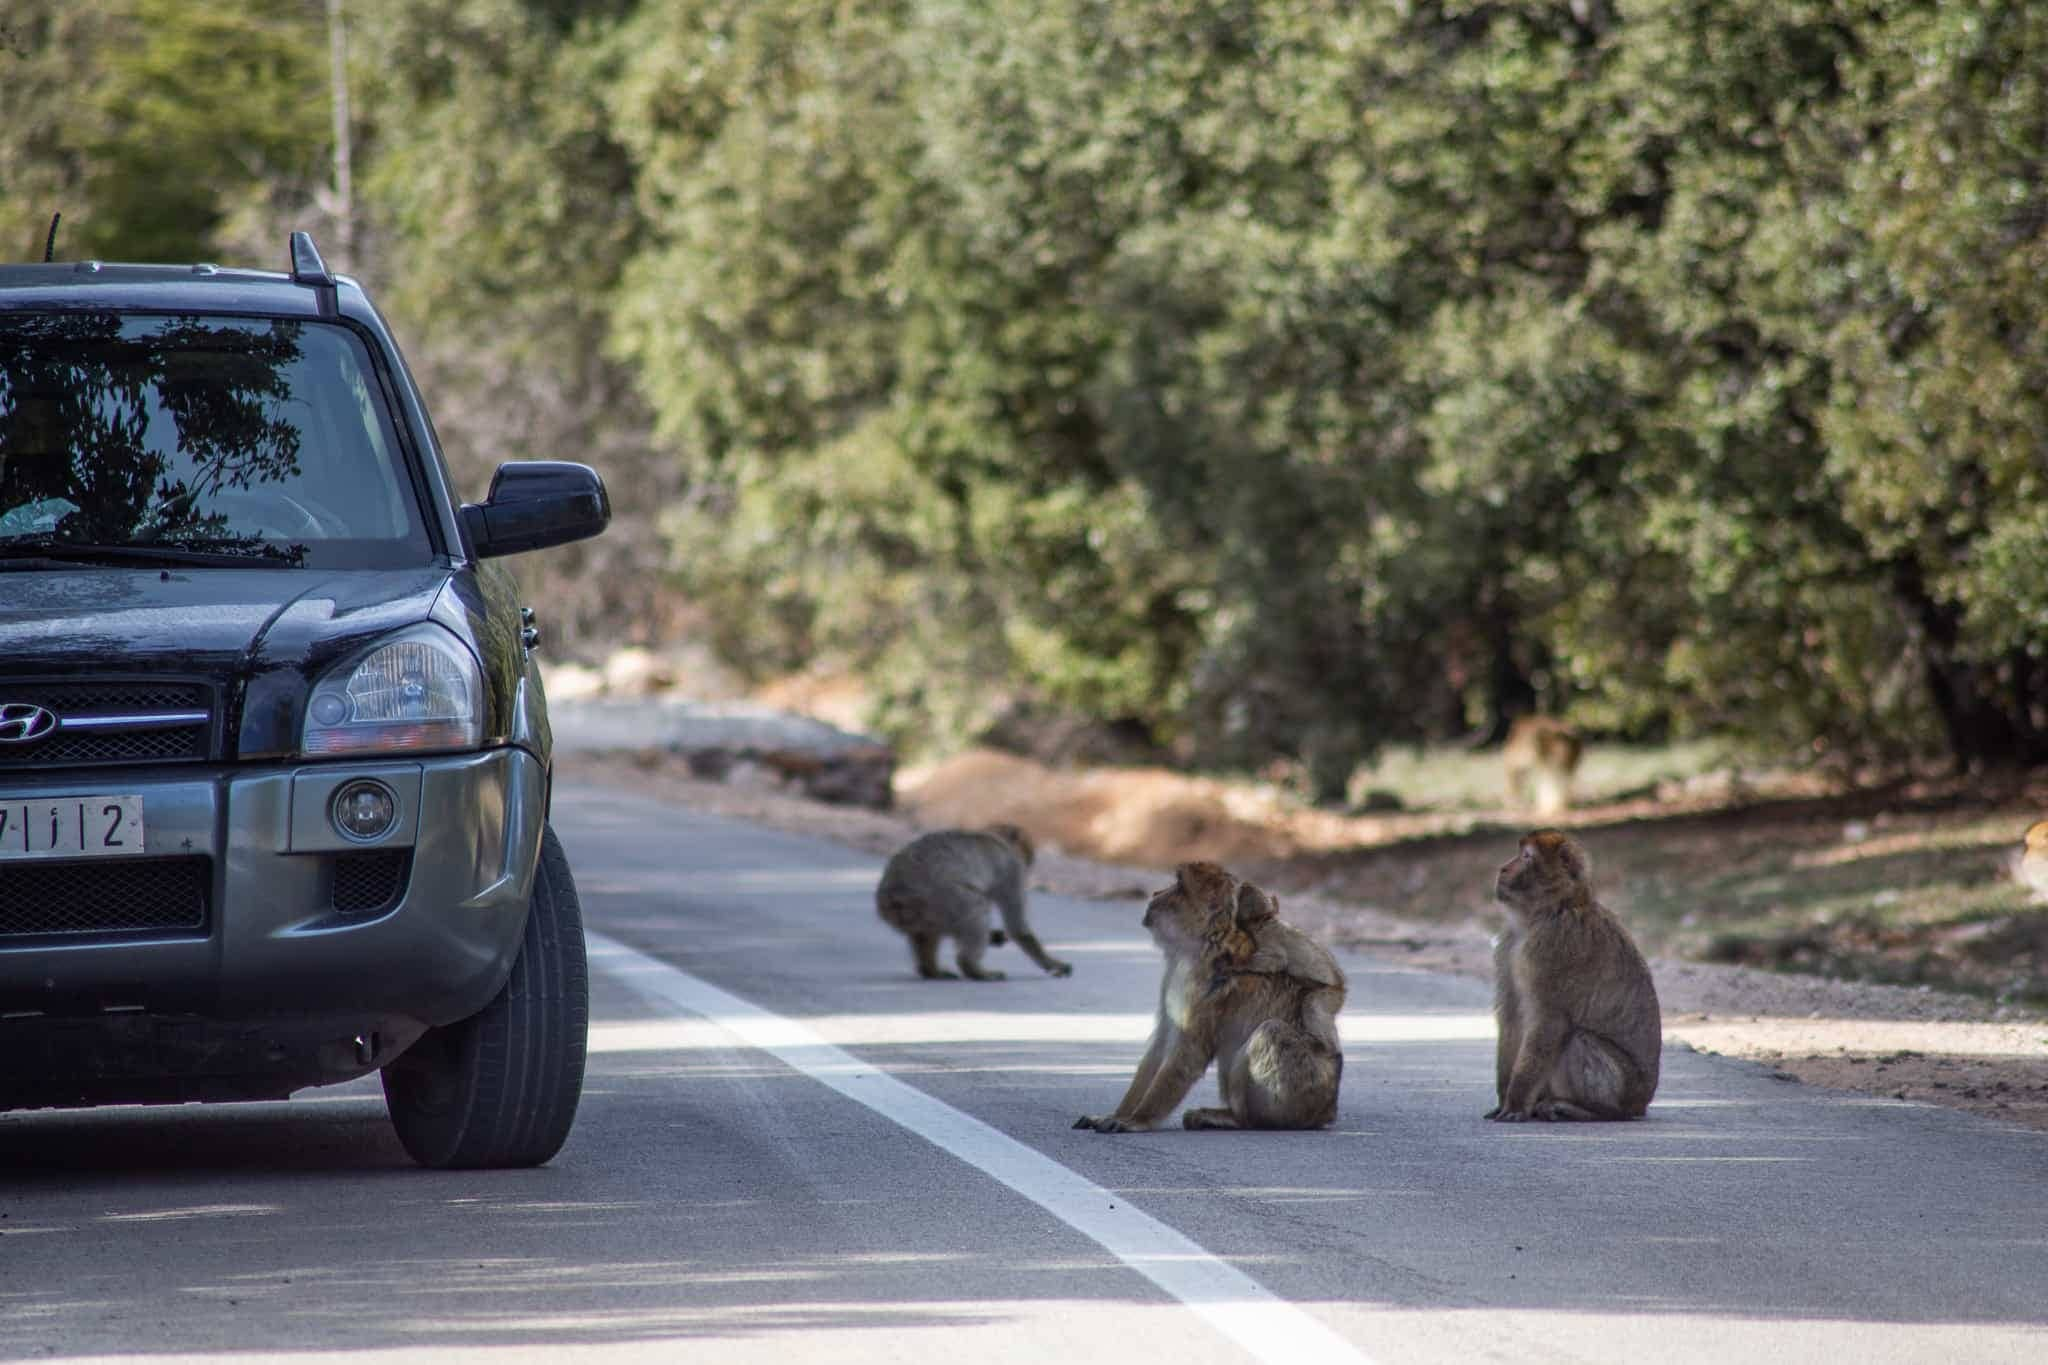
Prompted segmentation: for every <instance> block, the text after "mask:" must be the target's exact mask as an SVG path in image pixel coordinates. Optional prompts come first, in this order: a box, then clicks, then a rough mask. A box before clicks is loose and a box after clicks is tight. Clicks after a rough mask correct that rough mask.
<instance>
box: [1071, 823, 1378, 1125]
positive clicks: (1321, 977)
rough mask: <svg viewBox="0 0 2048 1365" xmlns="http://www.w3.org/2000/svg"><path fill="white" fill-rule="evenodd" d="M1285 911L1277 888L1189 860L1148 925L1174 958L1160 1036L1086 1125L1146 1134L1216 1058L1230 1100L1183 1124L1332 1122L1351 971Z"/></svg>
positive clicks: (1162, 986) (1189, 1115)
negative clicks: (1117, 1097) (1109, 1110)
mask: <svg viewBox="0 0 2048 1365" xmlns="http://www.w3.org/2000/svg"><path fill="white" fill-rule="evenodd" d="M1278 916H1279V906H1278V905H1277V904H1275V902H1274V900H1273V898H1272V897H1271V896H1269V895H1267V894H1266V893H1265V892H1264V891H1261V890H1260V889H1259V888H1258V887H1256V886H1252V885H1250V884H1249V883H1246V882H1240V881H1239V880H1238V879H1237V878H1235V877H1233V876H1231V875H1230V874H1229V873H1228V872H1226V871H1224V870H1223V869H1222V868H1221V867H1218V866H1217V865H1216V864H1215V863H1182V864H1181V865H1180V867H1179V868H1178V869H1177V870H1176V871H1175V873H1174V879H1173V885H1172V886H1170V887H1168V888H1166V889H1165V890H1164V891H1161V892H1159V893H1158V894H1156V895H1154V896H1153V897H1152V900H1151V903H1150V904H1148V905H1147V906H1146V907H1145V919H1144V925H1145V927H1146V928H1147V929H1150V930H1151V931H1152V939H1153V941H1154V942H1155V943H1157V944H1158V945H1159V948H1160V951H1161V952H1163V953H1165V955H1166V971H1165V974H1164V976H1163V977H1162V978H1161V980H1160V983H1159V1011H1158V1018H1157V1019H1156V1020H1155V1021H1154V1024H1153V1028H1152V1041H1151V1043H1150V1044H1149V1045H1148V1046H1147V1047H1146V1049H1145V1057H1144V1060H1142V1061H1140V1062H1139V1063H1138V1071H1137V1074H1136V1075H1134V1076H1133V1077H1132V1078H1131V1084H1130V1088H1129V1089H1128V1090H1126V1091H1125V1092H1124V1097H1123V1099H1122V1101H1120V1102H1119V1103H1118V1104H1117V1107H1116V1112H1115V1113H1114V1114H1099V1115H1097V1114H1089V1115H1083V1116H1082V1117H1081V1118H1080V1119H1078V1120H1076V1121H1075V1123H1074V1126H1075V1127H1076V1128H1092V1129H1094V1130H1095V1131H1096V1132H1098V1133H1142V1132H1147V1131H1149V1130H1151V1129H1152V1128H1155V1127H1157V1126H1158V1124H1159V1121H1160V1120H1161V1119H1163V1118H1165V1117H1166V1116H1167V1115H1168V1114H1170V1113H1171V1112H1172V1111H1173V1109H1174V1107H1175V1106H1176V1105H1178V1104H1179V1103H1180V1102H1181V1101H1182V1100H1183V1099H1185V1098H1186V1097H1187V1093H1188V1091H1190V1090H1192V1089H1194V1087H1195V1083H1196V1082H1197V1081H1199V1080H1201V1078H1202V1073H1203V1072H1204V1071H1206V1070H1208V1067H1209V1063H1210V1062H1211V1061H1214V1062H1215V1063H1216V1078H1217V1082H1218V1084H1219V1085H1220V1087H1221V1089H1222V1091H1223V1107H1222V1108H1220V1109H1190V1110H1188V1111H1187V1112H1186V1113H1185V1114H1183V1115H1181V1123H1182V1125H1183V1126H1185V1127H1188V1128H1322V1127H1325V1126H1327V1125H1328V1124H1330V1123H1331V1122H1333V1121H1334V1120H1335V1119H1336V1117H1337V1082H1338V1079H1339V1078H1340V1077H1341V1076H1342V1075H1343V1072H1344V1057H1343V1054H1342V1052H1340V1051H1339V1049H1338V1045H1337V1012H1338V1011H1339V1010H1341V1009H1342V1008H1343V1007H1344V973H1343V972H1342V971H1341V970H1340V969H1339V968H1338V966H1337V961H1336V959H1335V958H1333V957H1331V956H1330V954H1329V951H1328V950H1327V949H1325V948H1324V947H1323V946H1322V945H1321V944H1319V943H1317V942H1315V941H1314V940H1313V939H1311V938H1309V937H1308V936H1307V935H1306V934H1304V933H1302V932H1301V931H1300V930H1299V929H1296V928H1295V927H1294V926H1292V925H1290V924H1286V923H1284V922H1282V921H1281V920H1280V919H1279V917H1278Z"/></svg>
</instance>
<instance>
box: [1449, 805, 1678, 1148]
mask: <svg viewBox="0 0 2048 1365" xmlns="http://www.w3.org/2000/svg"><path fill="white" fill-rule="evenodd" d="M1494 895H1495V896H1496V897H1497V898H1498V899H1499V900H1500V903H1501V905H1502V906H1504V907H1505V908H1506V910H1507V912H1508V925H1507V928H1506V929H1505V930H1503V931H1502V932H1501V935H1500V937H1499V938H1498V939H1496V940H1495V941H1494V949H1493V1012H1494V1018H1495V1020H1496V1022H1497V1023H1498V1024H1499V1026H1500V1043H1499V1047H1498V1050H1497V1052H1496V1054H1495V1091H1496V1096H1497V1098H1498V1100H1499V1103H1498V1104H1496V1105H1495V1106H1494V1107H1493V1108H1492V1109H1491V1110H1489V1111H1488V1112H1487V1115H1486V1117H1488V1118H1490V1119H1495V1120H1498V1121H1500V1122H1502V1123H1520V1122H1522V1121H1524V1120H1527V1119H1532V1118H1534V1119H1551V1120H1557V1119H1633V1118H1640V1117H1642V1114H1643V1111H1644V1110H1645V1109H1647V1108H1649V1105H1650V1097H1651V1096H1652V1095H1654V1094H1656V1093H1657V1068H1658V1063H1659V1060H1660V1057H1661V1055H1662V1053H1663V1048H1664V1021H1663V1015H1662V1012H1661V1011H1660V1010H1659V1009H1658V1007H1657V989H1656V987H1655V986H1654V985H1653V984H1652V983H1651V981H1650V968H1649V965H1648V964H1647V963H1645V962H1644V961H1643V955H1642V953H1640V952H1638V951H1637V949H1636V945H1635V941H1634V940H1633V939H1631V938H1630V937H1629V933H1628V930H1627V929H1626V928H1624V927H1623V926H1622V923H1621V921H1620V920H1618V919H1616V918H1615V917H1614V916H1613V915H1612V914H1611V913H1609V912H1608V910H1607V909H1606V908H1605V907H1604V906H1602V905H1601V904H1600V903H1599V902H1598V901H1596V900H1594V899H1593V883H1592V867H1591V864H1590V863H1589V862H1588V860H1587V858H1586V851H1585V850H1584V849H1583V848H1581V847H1579V844H1578V841H1577V840H1575V839H1572V838H1571V837H1570V836H1568V835H1565V834H1561V833H1559V832H1558V831H1557V830H1554V829H1543V830H1537V831H1535V832H1534V833H1532V834H1529V835H1528V836H1526V837H1525V838H1524V839H1523V840H1522V846H1521V849H1520V850H1519V851H1518V852H1517V853H1516V854H1515V856H1514V857H1513V858H1512V859H1511V860H1510V861H1509V862H1508V864H1507V865H1506V866H1505V867H1503V868H1501V870H1500V875H1499V877H1498V878H1497V879H1496V880H1495V883H1494Z"/></svg>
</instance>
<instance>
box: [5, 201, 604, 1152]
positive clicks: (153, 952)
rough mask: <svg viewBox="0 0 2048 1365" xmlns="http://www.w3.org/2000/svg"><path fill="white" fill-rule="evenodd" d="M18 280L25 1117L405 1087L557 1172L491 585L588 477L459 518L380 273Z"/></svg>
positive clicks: (544, 809) (579, 520) (407, 1101)
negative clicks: (374, 291) (380, 309)
mask: <svg viewBox="0 0 2048 1365" xmlns="http://www.w3.org/2000/svg"><path fill="white" fill-rule="evenodd" d="M290 256H291V269H290V271H289V273H285V274H276V273H270V272H261V271H248V270H226V269H221V268H218V267H215V266H210V265H196V266H177V267H174V266H148V265H112V264H103V263H101V262H97V261H86V262H80V263H77V264H69V263H64V264H44V265H20V266H0V1109H6V1108H34V1107H43V1106H77V1105H96V1104H118V1103H136V1102H142V1103H163V1102H176V1101H184V1100H243V1099H265V1098H279V1097H282V1096H284V1095H287V1094H289V1093H290V1092H292V1091H294V1090H297V1089H300V1088H303V1087H305V1086H310V1085H322V1084H328V1083H332V1082H336V1081H344V1080H348V1079H351V1078H353V1077H357V1076H361V1075H365V1074H367V1073H368V1072H370V1071H373V1070H381V1071H382V1072H383V1081H384V1094H385V1097H386V1100H387V1102H388V1105H389V1108H390V1112H391V1119H392V1122H393V1124H394V1126H395V1127H396V1129H397V1131H398V1135H399V1137H400V1139H401V1140H402V1142H403V1143H404V1145H405V1148H406V1150H407V1151H408V1152H410V1153H411V1154H412V1156H413V1157H414V1158H415V1159H416V1160H418V1161H419V1162H421V1163H423V1164H426V1165H429V1166H519V1165H532V1164H536V1163H539V1162H543V1161H546V1160H547V1159H548V1158H550V1157H551V1156H553V1155H554V1154H555V1153H556V1152H557V1151H558V1150H559V1149H560V1147H561V1145H562V1143H563V1141H564V1140H565V1139H566V1138H567V1136H568V1133H569V1128H570V1125H571V1124H572V1123H573V1122H574V1120H575V1116H576V1105H577V1100H578V1098H579V1096H580V1095H581V1092H582V1084H583V1060H584V1036H585V1032H586V1027H587V1022H588V1017H589V995H588V981H587V977H586V973H585V965H584V948H583V928H582V920H581V915H580V912H579V910H578V906H577V900H576V890H575V885H574V883H573V881H572V880H571V878H570V875H569V866H568V863H567V861H566V860H565V859H564V857H563V854H562V850H561V847H560V845H559V844H558V843H557V841H556V839H555V836H554V834H553V832H552V831H551V830H550V828H549V827H548V798H549V785H550V776H551V773H552V760H551V740H550V735H549V731H548V721H547V712H546V707H545V703H544V700H543V698H542V695H541V686H540V675H539V671H538V669H537V668H536V666H535V663H534V660H533V657H532V654H533V650H534V648H535V645H536V643H537V641H538V633H537V631H536V628H535V627H534V624H533V619H532V613H531V612H530V611H528V610H527V609H526V608H524V607H522V606H521V605H520V603H519V600H518V596H517V591H516V588H515V585H514V583H513V581H512V578H511V575H510V574H508V573H507V572H506V571H505V569H504V567H503V566H502V565H501V564H494V563H492V562H491V560H492V558H493V557H494V556H498V555H504V554H508V553H511V552H514V551H519V550H531V549H535V548H538V547H541V546H546V545H554V544H560V543H562V542H564V541H569V540H575V539H578V538H581V537H584V536H590V535H595V534H597V533H598V532H599V531H601V530H603V529H604V527H605V524H606V522H607V521H608V520H609V519H610V516H611V508H610V504H609V502H608V501H607V499H606V495H605V490H604V484H603V482H602V481H601V480H600V479H599V478H598V476H597V475H596V473H594V472H593V471H592V470H590V469H589V468H587V467H585V466H583V465H578V464H566V463H556V462H547V461H533V462H518V463H511V464H506V465H504V466H502V467H501V468H500V469H499V470H498V472H497V477H496V478H495V479H494V480H493V481H492V484H491V492H490V497H489V500H488V501H486V502H483V503H481V504H471V505H464V506H458V505H457V502H456V500H455V498H454V496H453V494H452V492H451V488H450V482H449V475H448V469H447V466H446V463H445V462H444V460H443V458H442V454H441V450H440V447H439V444H438V441H437V439H436V437H435V434H434V429H433V426H432V424H431V423H430V422H429V421H428V418H427V412H426V407H425V405H424V404H423V403H422V402H421V399H420V394H419V391H418V389H417V388H416V387H415V386H414V384H413V380H412V377H411V376H410V374H409V373H408V372H407V370H406V367H405V362H404V361H403V359H401V357H400V355H399V352H398V347H397V346H396V344H394V342H393V341H392V339H391V335H390V333H389V331H388V330H387V329H386V327H385V325H384V322H383V320H382V318H380V317H379V316H378V314H377V311H376V310H375V309H374V308H373V307H372V306H371V304H370V301H369V299H368V298H367V297H366V296H365V295H364V293H363V291H362V290H361V289H360V288H359V287H358V286H357V284H356V283H355V281H353V280H351V279H349V278H348V277H346V276H337V275H334V274H331V273H329V271H328V270H327V268H326V266H325V265H324V264H323V263H322V261H321V259H320V255H319V252H318V250H317V249H316V248H315V247H314V244H313V241H312V239H311V238H310V237H308V236H307V235H306V234H305V233H303V232H300V233H294V234H292V238H291V243H290Z"/></svg>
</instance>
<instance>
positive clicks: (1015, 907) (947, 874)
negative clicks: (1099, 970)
mask: <svg viewBox="0 0 2048 1365" xmlns="http://www.w3.org/2000/svg"><path fill="white" fill-rule="evenodd" d="M1035 853H1036V850H1035V849H1034V848H1033V846H1032V843H1031V836H1030V835H1028V834H1026V833H1025V832H1024V831H1023V830H1021V829H1019V828H1018V827H1017V826H1015V825H990V826H989V827H988V828H987V829H940V830H933V831H932V832H931V833H929V834H921V835H919V836H918V837H917V838H915V839H912V840H911V841H910V842H909V843H907V844H905V845H904V846H903V847H902V848H900V849H898V850H896V852H895V854H894V855H893V856H892V857H891V858H890V859H889V862H888V864H887V866H885V867H884V868H883V869H882V880H881V882H880V883H879V884H877V885H876V887H875V910H876V912H877V913H878V914H880V915H881V917H882V920H883V922H884V923H886V924H888V925H889V926H890V927H891V928H894V929H896V930H898V931H899V932H901V933H903V934H905V935H907V936H908V937H909V939H910V951H911V956H912V958H913V960H914V961H915V962H916V964H917V974H918V975H919V976H921V977H924V978H926V979H927V980H958V979H959V978H960V977H961V976H965V977H968V978H970V979H971V980H975V981H1001V980H1002V979H1003V974H1002V973H1001V972H996V971H989V970H987V969H985V968H984V967H983V966H982V965H981V958H982V954H983V953H984V952H986V951H987V949H988V947H989V945H991V944H999V943H1002V942H1003V941H1004V939H1003V931H1002V930H999V929H994V930H992V929H991V928H990V926H989V919H990V914H989V911H990V909H991V907H993V908H995V909H998V910H1000V911H1002V915H1003V924H1004V926H1005V927H1006V928H1007V929H1008V930H1009V937H1011V938H1013V939H1015V940H1017V946H1018V947H1020V948H1022V949H1023V950H1024V951H1025V952H1026V953H1028V954H1029V955H1030V957H1031V960H1032V961H1033V962H1036V963H1037V964H1038V965H1039V966H1040V967H1043V968H1044V969H1045V970H1046V971H1048V972H1051V973H1052V974H1053V975H1054V976H1071V975H1072V974H1073V971H1074V969H1073V967H1072V965H1071V964H1069V963H1065V962H1062V961H1060V960H1059V959H1058V958H1055V957H1053V956H1052V955H1051V954H1050V953H1048V952H1046V951H1045V948H1044V946H1043V945H1041V944H1040V943H1039V941H1038V936H1037V935H1036V934H1034V933H1032V932H1031V925H1030V924H1029V923H1028V922H1027V921H1026V920H1025V918H1024V872H1025V869H1027V868H1029V867H1030V866H1031V860H1032V857H1033V856H1034V854H1035ZM942 938H951V939H952V940H953V941H954V947H955V959H954V960H955V961H956V963H957V964H958V965H959V968H960V971H959V973H958V974H957V975H956V974H955V973H953V972H949V971H945V970H943V969H942V968H941V967H940V966H939V957H938V954H939V940H940V939H942Z"/></svg>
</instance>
